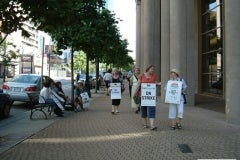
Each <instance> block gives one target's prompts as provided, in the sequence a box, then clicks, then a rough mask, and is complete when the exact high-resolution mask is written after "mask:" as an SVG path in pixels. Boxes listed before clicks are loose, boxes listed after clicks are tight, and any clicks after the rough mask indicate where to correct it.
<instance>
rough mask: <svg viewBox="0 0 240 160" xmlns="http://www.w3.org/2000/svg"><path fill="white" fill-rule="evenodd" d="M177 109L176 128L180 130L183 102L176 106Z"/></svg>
mask: <svg viewBox="0 0 240 160" xmlns="http://www.w3.org/2000/svg"><path fill="white" fill-rule="evenodd" d="M177 109H178V114H177V122H176V125H177V128H178V129H182V124H181V120H182V118H183V112H184V102H183V101H182V102H181V103H180V104H179V105H177Z"/></svg>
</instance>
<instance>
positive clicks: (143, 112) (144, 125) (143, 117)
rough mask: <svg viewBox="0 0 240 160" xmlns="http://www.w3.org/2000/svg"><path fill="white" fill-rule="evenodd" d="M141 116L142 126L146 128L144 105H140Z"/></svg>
mask: <svg viewBox="0 0 240 160" xmlns="http://www.w3.org/2000/svg"><path fill="white" fill-rule="evenodd" d="M141 117H142V121H143V128H147V127H148V124H147V107H146V106H141Z"/></svg>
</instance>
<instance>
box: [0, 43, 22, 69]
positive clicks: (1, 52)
mask: <svg viewBox="0 0 240 160" xmlns="http://www.w3.org/2000/svg"><path fill="white" fill-rule="evenodd" d="M15 47H16V46H15V45H13V44H12V43H6V42H5V41H4V43H2V44H1V45H0V57H1V58H2V62H3V65H4V66H10V64H11V61H12V59H16V58H18V57H19V56H18V54H17V52H16V51H15Z"/></svg>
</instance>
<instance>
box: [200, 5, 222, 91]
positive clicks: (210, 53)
mask: <svg viewBox="0 0 240 160" xmlns="http://www.w3.org/2000/svg"><path fill="white" fill-rule="evenodd" d="M222 5H223V4H222V0H204V1H202V12H201V13H202V30H201V36H202V37H201V40H202V52H201V53H200V54H201V57H202V58H201V59H202V69H201V75H200V77H201V82H202V85H201V86H202V88H201V89H202V92H207V93H214V94H219V95H222V94H223V43H222V42H223V39H222V38H223V26H222Z"/></svg>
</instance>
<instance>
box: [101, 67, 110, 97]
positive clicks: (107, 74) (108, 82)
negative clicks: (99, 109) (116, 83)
mask: <svg viewBox="0 0 240 160" xmlns="http://www.w3.org/2000/svg"><path fill="white" fill-rule="evenodd" d="M103 80H104V82H105V85H106V88H107V92H106V95H108V96H109V93H108V88H109V87H110V81H111V80H112V70H111V69H109V70H108V71H107V73H105V74H104V76H103Z"/></svg>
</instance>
